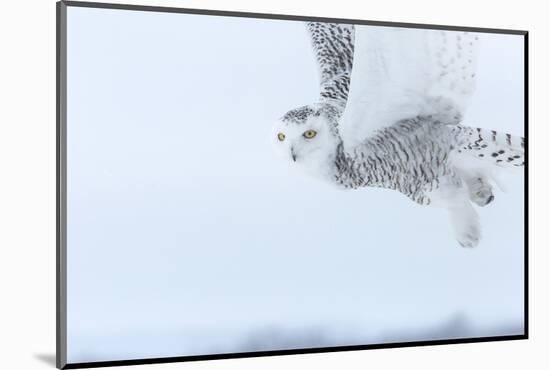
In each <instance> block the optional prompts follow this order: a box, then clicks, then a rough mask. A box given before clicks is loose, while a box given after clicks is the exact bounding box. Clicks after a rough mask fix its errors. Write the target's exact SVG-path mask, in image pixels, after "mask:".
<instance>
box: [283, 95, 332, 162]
mask: <svg viewBox="0 0 550 370" xmlns="http://www.w3.org/2000/svg"><path fill="white" fill-rule="evenodd" d="M272 139H273V142H274V145H275V148H276V150H277V152H279V154H281V155H282V156H283V158H285V159H286V160H288V161H289V162H290V163H291V164H292V165H299V166H304V167H306V168H307V169H310V170H313V171H314V172H317V171H318V170H319V169H322V168H323V167H327V166H330V164H331V161H333V160H334V156H335V154H336V149H337V147H338V144H339V143H340V139H339V137H338V135H337V130H336V126H335V124H334V122H333V120H332V117H331V116H330V115H329V114H327V112H325V111H324V109H323V107H322V106H315V105H313V106H311V105H310V106H304V107H300V108H296V109H293V110H291V111H289V112H287V113H286V114H285V115H284V116H283V117H282V118H281V119H280V120H279V121H278V122H277V124H276V125H275V128H274V130H273V133H272Z"/></svg>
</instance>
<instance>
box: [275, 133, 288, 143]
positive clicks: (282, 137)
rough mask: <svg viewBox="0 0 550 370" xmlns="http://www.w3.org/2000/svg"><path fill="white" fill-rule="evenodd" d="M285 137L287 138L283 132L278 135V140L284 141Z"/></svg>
mask: <svg viewBox="0 0 550 370" xmlns="http://www.w3.org/2000/svg"><path fill="white" fill-rule="evenodd" d="M285 137H286V136H285V134H283V133H282V132H279V133H278V134H277V138H278V139H279V141H283V140H284V139H285Z"/></svg>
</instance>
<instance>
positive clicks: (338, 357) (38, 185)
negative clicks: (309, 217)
mask: <svg viewBox="0 0 550 370" xmlns="http://www.w3.org/2000/svg"><path fill="white" fill-rule="evenodd" d="M142 3H146V4H154V5H173V6H183V7H201V8H211V9H222V10H223V9H227V10H243V11H254V12H271V13H286V14H303V15H318V16H330V17H343V18H346V17H347V18H362V19H374V20H384V21H407V22H419V23H436V24H451V25H464V26H484V27H501V28H518V29H528V30H530V31H531V36H530V39H531V53H530V57H531V64H530V70H531V74H532V78H531V86H532V89H531V90H530V92H531V107H532V110H531V114H532V116H531V125H530V129H531V131H530V139H531V148H532V150H531V152H530V154H531V156H530V164H531V166H530V167H531V177H530V179H531V183H530V192H531V199H532V202H531V205H532V206H531V210H530V217H531V234H530V236H531V254H530V261H531V281H532V284H531V289H532V290H531V297H532V299H531V305H532V306H531V314H530V317H531V327H530V329H531V339H530V340H529V341H521V342H507V343H485V344H471V345H453V346H443V347H423V348H407V349H392V350H378V351H363V352H349V353H332V354H318V355H301V356H290V357H277V358H257V359H242V360H230V361H217V362H204V363H191V364H168V365H157V366H155V367H156V368H159V369H160V368H166V369H168V368H179V369H181V368H187V369H196V368H197V369H257V368H264V369H265V368H267V369H278V368H280V367H288V368H296V369H302V368H309V367H311V368H326V369H331V368H348V369H364V368H365V367H367V366H368V367H371V368H377V369H380V368H399V367H403V366H408V367H412V368H423V369H440V368H442V367H444V368H448V369H454V368H456V369H458V368H460V369H463V368H464V367H473V368H481V367H490V368H500V369H507V368H518V367H527V368H543V366H544V365H543V364H544V361H543V358H544V357H543V354H544V352H543V351H544V349H545V348H546V345H547V343H548V319H547V317H546V313H547V312H548V311H549V307H548V300H547V298H546V296H547V294H546V293H545V292H547V291H548V286H547V285H548V283H547V282H548V281H549V276H548V273H547V268H546V266H547V262H548V252H547V250H545V247H546V245H547V244H548V240H547V237H546V236H545V234H546V233H545V232H544V231H545V226H546V221H545V219H544V216H545V214H544V211H545V207H546V206H547V205H548V198H547V195H546V193H545V191H544V190H545V185H546V182H545V176H546V173H545V167H546V165H545V164H544V161H545V160H546V158H547V156H545V148H546V144H545V143H544V142H543V140H544V138H545V134H548V129H547V128H546V124H545V121H546V119H547V118H546V114H545V113H546V112H545V109H544V108H545V107H546V105H547V102H546V99H547V98H546V93H545V87H546V85H547V83H548V72H547V69H546V66H547V65H549V64H550V63H549V62H550V61H549V54H548V51H547V47H546V45H547V43H548V36H549V35H548V26H546V20H545V19H544V14H543V10H542V8H540V9H537V8H536V6H535V5H534V4H535V2H522V3H515V4H511V5H509V4H502V3H500V2H484V3H479V2H473V1H472V2H466V1H463V2H461V4H468V5H461V6H460V7H458V6H453V5H452V4H449V3H442V2H435V1H416V2H405V1H402V2H387V3H380V4H370V5H368V6H367V5H360V4H358V3H357V2H352V1H349V2H346V1H343V2H338V3H333V4H320V3H318V2H314V1H305V0H302V1H300V2H296V1H293V2H292V1H277V2H262V3H255V2H253V1H236V0H232V1H231V2H227V1H218V2H216V1H164V2H160V1H156V2H153V1H147V2H142ZM2 17H3V18H4V17H5V18H6V19H2V22H0V28H1V29H0V31H1V32H0V35H1V36H0V37H1V40H2V43H3V45H4V47H3V50H4V53H3V58H2V60H1V61H0V63H1V64H2V65H1V66H2V68H1V69H0V71H1V72H0V73H1V74H2V77H1V80H2V81H8V85H7V86H6V85H5V84H4V86H3V88H2V90H1V92H2V102H3V104H2V109H1V110H0V114H1V118H0V129H1V131H0V133H1V134H0V140H1V141H2V143H1V145H0V158H2V159H1V160H0V166H1V169H2V172H3V176H2V179H3V181H2V183H1V184H0V205H1V206H0V225H2V227H1V228H0V238H1V241H0V246H1V247H2V258H1V261H2V268H1V269H0V271H1V272H0V274H1V279H0V281H1V282H2V283H1V284H2V285H1V287H2V290H3V292H4V300H3V301H4V302H5V303H4V304H3V306H2V315H1V319H0V320H1V322H0V323H1V326H2V328H3V330H2V337H1V338H2V341H3V348H4V351H3V353H5V355H4V356H5V357H4V358H3V359H4V361H5V364H6V365H5V366H6V367H8V366H9V367H11V368H27V369H34V368H38V369H39V368H48V367H50V368H51V366H52V364H51V361H50V360H51V359H52V356H53V354H54V353H55V321H54V319H55V298H54V297H55V4H54V2H50V1H43V0H41V1H27V2H24V3H23V2H11V3H6V4H5V8H4V11H3V12H2ZM525 365H527V366H525Z"/></svg>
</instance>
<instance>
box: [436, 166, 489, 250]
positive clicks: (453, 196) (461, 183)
mask: <svg viewBox="0 0 550 370" xmlns="http://www.w3.org/2000/svg"><path fill="white" fill-rule="evenodd" d="M446 180H447V181H443V182H442V183H441V185H440V187H439V188H438V189H437V190H435V191H433V192H431V194H429V196H430V199H431V204H432V205H435V206H439V207H443V208H445V209H446V210H447V211H448V212H449V218H450V221H451V227H452V229H453V232H454V234H455V238H456V240H457V241H458V243H459V244H460V245H461V246H463V247H466V248H473V247H475V246H476V245H477V244H478V243H479V240H480V239H481V226H480V224H479V217H478V215H477V212H476V210H475V209H474V207H473V206H472V203H471V201H470V199H471V196H470V192H471V190H470V187H468V185H467V184H466V181H465V180H464V179H461V178H460V177H458V176H453V177H452V178H450V179H446Z"/></svg>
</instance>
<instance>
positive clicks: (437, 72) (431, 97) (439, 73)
mask: <svg viewBox="0 0 550 370" xmlns="http://www.w3.org/2000/svg"><path fill="white" fill-rule="evenodd" d="M477 44H478V35H477V34H475V33H467V32H457V31H440V30H424V29H405V28H397V27H374V26H355V35H354V53H353V66H352V73H351V78H350V86H349V93H348V98H347V103H346V108H345V111H344V113H343V115H342V117H341V119H340V123H339V129H340V134H341V135H342V138H343V139H344V142H345V143H346V146H348V147H349V146H353V145H356V144H359V143H360V142H362V141H364V140H365V139H366V138H368V137H370V136H372V135H373V134H374V133H375V132H376V131H377V130H380V129H383V128H384V127H387V126H390V125H393V124H394V123H396V122H398V121H400V120H403V119H408V118H414V117H416V116H420V115H424V116H427V115H432V116H434V117H435V119H440V120H441V122H442V123H446V124H452V123H458V122H460V121H461V119H462V116H463V115H464V113H465V110H466V107H467V105H468V101H469V99H470V97H471V95H472V94H473V92H474V89H475V80H476V79H475V68H476V57H477Z"/></svg>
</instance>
